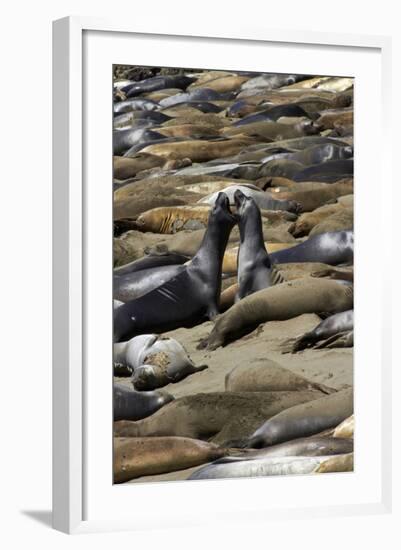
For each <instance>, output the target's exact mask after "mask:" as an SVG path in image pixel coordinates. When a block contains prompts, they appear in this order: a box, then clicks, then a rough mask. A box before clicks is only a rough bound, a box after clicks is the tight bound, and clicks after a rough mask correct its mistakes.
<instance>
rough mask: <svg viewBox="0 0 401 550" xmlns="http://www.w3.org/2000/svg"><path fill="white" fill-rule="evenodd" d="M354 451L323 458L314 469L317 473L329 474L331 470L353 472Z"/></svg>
mask: <svg viewBox="0 0 401 550" xmlns="http://www.w3.org/2000/svg"><path fill="white" fill-rule="evenodd" d="M353 471H354V453H347V454H342V455H338V456H330V457H328V458H326V460H323V461H322V462H321V463H320V464H319V466H317V467H316V468H315V470H314V472H315V473H316V474H328V473H331V472H353Z"/></svg>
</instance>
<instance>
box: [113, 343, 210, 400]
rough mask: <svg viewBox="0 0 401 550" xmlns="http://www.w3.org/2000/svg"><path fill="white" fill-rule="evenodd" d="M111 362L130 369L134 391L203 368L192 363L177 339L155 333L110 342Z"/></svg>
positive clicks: (161, 385)
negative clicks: (112, 354)
mask: <svg viewBox="0 0 401 550" xmlns="http://www.w3.org/2000/svg"><path fill="white" fill-rule="evenodd" d="M114 364H115V365H116V364H117V365H118V366H122V367H126V368H127V369H131V371H132V373H133V374H132V383H133V385H134V387H135V389H136V390H155V389H157V388H161V387H163V386H166V385H167V384H170V383H176V382H179V381H180V380H183V379H184V378H186V377H187V376H189V375H191V374H194V373H195V372H200V371H202V370H204V369H206V368H207V365H199V366H196V365H195V364H194V363H193V362H192V360H191V358H190V357H189V355H188V353H187V351H186V349H185V348H184V347H183V346H182V344H180V343H179V342H178V341H177V340H175V339H174V338H169V337H167V336H158V335H157V334H142V335H140V336H136V337H134V338H132V339H131V340H129V341H128V342H121V343H118V344H114Z"/></svg>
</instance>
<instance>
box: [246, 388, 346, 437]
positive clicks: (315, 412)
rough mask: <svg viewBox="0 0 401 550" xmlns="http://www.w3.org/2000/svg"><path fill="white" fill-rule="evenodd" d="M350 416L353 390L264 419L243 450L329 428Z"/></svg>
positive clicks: (334, 394)
mask: <svg viewBox="0 0 401 550" xmlns="http://www.w3.org/2000/svg"><path fill="white" fill-rule="evenodd" d="M352 413H353V389H352V388H349V389H345V390H341V391H339V392H336V393H333V394H332V395H326V396H324V397H321V398H320V399H316V400H314V401H311V402H309V403H306V404H302V405H295V406H294V407H291V408H288V409H287V410H285V411H283V412H282V413H279V414H277V415H276V416H274V417H272V418H270V419H269V420H267V421H266V422H265V423H264V424H262V426H260V428H258V429H257V430H256V431H255V432H254V434H253V435H252V437H251V438H250V439H249V440H248V442H247V444H246V446H247V447H268V446H269V445H275V444H277V443H281V442H283V441H288V440H290V439H296V438H299V437H305V436H308V435H313V434H317V433H319V432H322V431H323V430H327V429H329V428H333V427H335V426H337V425H338V424H339V423H340V422H342V421H343V420H345V418H347V417H348V416H350V415H351V414H352Z"/></svg>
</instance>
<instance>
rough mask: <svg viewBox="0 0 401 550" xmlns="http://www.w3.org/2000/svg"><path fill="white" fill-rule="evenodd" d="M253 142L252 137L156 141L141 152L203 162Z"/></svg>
mask: <svg viewBox="0 0 401 550" xmlns="http://www.w3.org/2000/svg"><path fill="white" fill-rule="evenodd" d="M251 143H254V140H253V139H250V138H247V137H241V138H238V139H227V140H225V141H202V140H196V139H194V140H190V141H179V142H171V143H156V144H154V145H148V146H147V147H145V148H144V149H142V152H143V153H150V154H151V155H158V156H160V157H165V158H168V159H182V158H190V159H191V160H192V162H205V161H207V160H212V159H216V158H219V157H223V156H228V155H234V154H235V153H238V152H239V151H240V150H241V149H243V148H244V147H246V146H247V145H249V144H251Z"/></svg>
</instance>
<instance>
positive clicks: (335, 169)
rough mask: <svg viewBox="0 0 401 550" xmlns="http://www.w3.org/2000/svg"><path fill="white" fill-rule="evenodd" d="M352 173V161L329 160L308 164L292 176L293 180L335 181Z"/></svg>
mask: <svg viewBox="0 0 401 550" xmlns="http://www.w3.org/2000/svg"><path fill="white" fill-rule="evenodd" d="M353 174H354V161H353V160H351V159H346V160H329V161H327V162H324V163H322V164H314V165H312V166H308V167H307V168H305V169H304V170H302V171H300V172H298V173H297V174H295V175H294V176H293V179H294V181H323V182H328V183H331V182H336V181H338V180H340V179H342V178H348V177H350V176H352V175H353Z"/></svg>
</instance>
